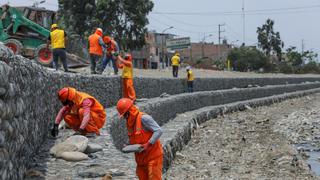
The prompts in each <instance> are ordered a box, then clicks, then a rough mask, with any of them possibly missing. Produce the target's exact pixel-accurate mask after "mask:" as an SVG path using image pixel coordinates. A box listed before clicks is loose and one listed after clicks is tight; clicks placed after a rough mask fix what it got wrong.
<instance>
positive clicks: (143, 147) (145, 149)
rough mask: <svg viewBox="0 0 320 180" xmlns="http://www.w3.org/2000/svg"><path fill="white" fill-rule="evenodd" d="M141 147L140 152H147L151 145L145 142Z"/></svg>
mask: <svg viewBox="0 0 320 180" xmlns="http://www.w3.org/2000/svg"><path fill="white" fill-rule="evenodd" d="M141 147H142V149H141V151H140V152H148V151H149V150H150V149H151V147H152V144H151V143H150V142H147V143H145V144H142V145H141Z"/></svg>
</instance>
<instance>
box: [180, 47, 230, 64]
mask: <svg viewBox="0 0 320 180" xmlns="http://www.w3.org/2000/svg"><path fill="white" fill-rule="evenodd" d="M231 48H232V47H231V45H229V44H226V43H225V44H221V45H218V44H213V43H191V48H189V49H183V50H180V51H179V52H180V54H181V57H183V58H184V60H199V59H202V58H209V59H212V60H216V59H219V57H220V59H222V60H225V59H226V58H227V56H228V53H229V52H230V50H231Z"/></svg>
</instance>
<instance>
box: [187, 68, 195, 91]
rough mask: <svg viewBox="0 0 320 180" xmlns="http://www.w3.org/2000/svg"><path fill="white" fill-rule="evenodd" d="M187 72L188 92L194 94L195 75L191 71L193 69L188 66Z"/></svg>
mask: <svg viewBox="0 0 320 180" xmlns="http://www.w3.org/2000/svg"><path fill="white" fill-rule="evenodd" d="M186 70H187V85H188V92H189V93H192V92H193V81H194V75H193V72H192V70H191V67H190V66H188V67H187V68H186Z"/></svg>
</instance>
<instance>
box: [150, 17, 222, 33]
mask: <svg viewBox="0 0 320 180" xmlns="http://www.w3.org/2000/svg"><path fill="white" fill-rule="evenodd" d="M150 18H151V19H153V20H155V21H156V22H158V23H160V24H163V25H165V26H172V25H171V24H168V23H165V22H163V21H161V20H158V19H156V18H154V17H152V16H150ZM174 29H177V30H179V31H182V32H187V33H194V34H199V33H209V34H210V33H215V32H216V31H209V32H200V31H188V30H185V29H182V28H179V27H174Z"/></svg>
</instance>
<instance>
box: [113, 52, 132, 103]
mask: <svg viewBox="0 0 320 180" xmlns="http://www.w3.org/2000/svg"><path fill="white" fill-rule="evenodd" d="M116 55H117V54H116ZM117 61H119V63H117V66H118V67H119V68H120V69H123V71H122V92H123V97H125V98H129V99H131V100H132V101H133V102H135V101H136V92H135V90H134V86H133V65H132V56H131V54H129V53H127V54H126V55H125V58H124V59H123V58H122V57H121V56H118V55H117Z"/></svg>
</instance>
